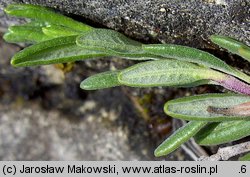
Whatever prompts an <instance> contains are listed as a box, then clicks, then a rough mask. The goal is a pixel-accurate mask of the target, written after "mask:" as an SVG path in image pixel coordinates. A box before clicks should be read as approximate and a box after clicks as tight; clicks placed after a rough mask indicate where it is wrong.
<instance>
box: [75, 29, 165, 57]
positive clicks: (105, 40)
mask: <svg viewBox="0 0 250 177" xmlns="http://www.w3.org/2000/svg"><path fill="white" fill-rule="evenodd" d="M76 43H77V45H79V46H81V47H83V48H85V49H90V50H98V51H102V52H105V53H107V54H108V55H110V56H119V57H125V58H130V59H138V60H145V59H156V58H157V57H155V56H154V55H151V54H147V53H146V52H144V51H143V50H142V49H141V43H140V42H137V41H134V40H132V39H129V38H128V37H126V36H125V35H123V34H121V33H119V32H117V31H113V30H108V29H94V30H92V31H89V32H87V33H84V34H82V35H81V36H79V37H78V38H77V40H76ZM158 58H161V57H158Z"/></svg>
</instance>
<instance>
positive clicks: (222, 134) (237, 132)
mask: <svg viewBox="0 0 250 177" xmlns="http://www.w3.org/2000/svg"><path fill="white" fill-rule="evenodd" d="M249 135H250V120H239V121H224V122H216V123H211V124H209V125H207V126H205V127H204V128H202V129H201V130H200V131H199V132H198V133H197V134H196V135H195V140H196V142H197V143H199V144H200V145H206V146H211V145H218V144H223V143H228V142H231V141H236V140H239V139H241V138H244V137H246V136H249Z"/></svg>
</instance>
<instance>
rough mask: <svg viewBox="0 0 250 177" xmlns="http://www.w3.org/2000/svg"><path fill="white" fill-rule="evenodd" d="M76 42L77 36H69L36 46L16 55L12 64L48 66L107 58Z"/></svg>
mask: <svg viewBox="0 0 250 177" xmlns="http://www.w3.org/2000/svg"><path fill="white" fill-rule="evenodd" d="M75 40H76V36H68V37H61V38H55V39H51V40H48V41H44V42H40V43H37V44H34V45H32V46H30V47H27V48H25V49H24V50H22V51H20V52H18V53H17V54H16V55H14V57H13V58H12V60H11V64H12V65H14V66H34V65H46V64H55V63H64V62H73V61H76V60H82V59H89V58H96V57H101V56H105V54H103V53H101V52H97V51H90V50H86V49H83V48H81V47H79V46H77V45H76V44H75Z"/></svg>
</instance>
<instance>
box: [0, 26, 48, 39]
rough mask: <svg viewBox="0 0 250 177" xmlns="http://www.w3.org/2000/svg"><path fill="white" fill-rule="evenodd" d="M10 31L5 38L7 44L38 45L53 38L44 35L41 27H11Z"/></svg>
mask: <svg viewBox="0 0 250 177" xmlns="http://www.w3.org/2000/svg"><path fill="white" fill-rule="evenodd" d="M8 30H9V31H8V32H7V33H5V34H4V36H3V38H4V40H5V41H7V42H12V43H15V42H28V43H37V42H41V41H45V40H49V39H51V37H49V36H46V35H45V34H43V32H42V28H41V27H39V26H31V25H27V26H25V25H22V26H11V27H9V28H8Z"/></svg>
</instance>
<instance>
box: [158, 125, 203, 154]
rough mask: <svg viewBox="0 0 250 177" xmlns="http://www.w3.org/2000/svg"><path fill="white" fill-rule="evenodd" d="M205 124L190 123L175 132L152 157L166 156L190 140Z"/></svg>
mask: <svg viewBox="0 0 250 177" xmlns="http://www.w3.org/2000/svg"><path fill="white" fill-rule="evenodd" d="M206 124H207V122H205V121H190V122H189V123H187V124H186V125H184V126H183V127H181V128H179V129H178V130H177V131H175V132H174V133H173V134H172V135H171V136H170V137H168V138H167V139H166V140H165V141H164V142H163V143H161V144H160V145H159V146H158V147H157V148H156V150H155V152H154V155H155V156H156V157H159V156H163V155H167V154H169V153H171V152H173V151H174V150H176V149H177V148H179V147H180V146H181V145H182V144H183V143H185V142H186V141H188V140H189V139H190V138H192V137H193V136H194V135H195V134H196V133H197V132H198V131H199V130H200V129H201V128H202V127H204V126H205V125H206Z"/></svg>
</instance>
